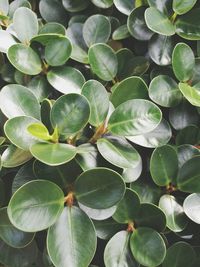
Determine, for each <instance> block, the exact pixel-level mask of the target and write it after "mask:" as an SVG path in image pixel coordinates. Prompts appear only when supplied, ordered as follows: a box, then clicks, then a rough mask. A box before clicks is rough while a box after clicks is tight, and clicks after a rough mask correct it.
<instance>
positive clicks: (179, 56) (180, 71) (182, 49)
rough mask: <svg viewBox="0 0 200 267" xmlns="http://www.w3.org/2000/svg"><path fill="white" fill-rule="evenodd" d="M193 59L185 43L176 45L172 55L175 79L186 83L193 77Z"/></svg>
mask: <svg viewBox="0 0 200 267" xmlns="http://www.w3.org/2000/svg"><path fill="white" fill-rule="evenodd" d="M194 66H195V58H194V53H193V51H192V49H191V48H190V47H189V46H188V45H186V44H185V43H178V44H177V45H176V46H175V48H174V51H173V54H172V67H173V71H174V74H175V75H176V78H177V79H178V80H179V81H183V82H186V81H188V80H190V79H191V78H192V76H193V70H194Z"/></svg>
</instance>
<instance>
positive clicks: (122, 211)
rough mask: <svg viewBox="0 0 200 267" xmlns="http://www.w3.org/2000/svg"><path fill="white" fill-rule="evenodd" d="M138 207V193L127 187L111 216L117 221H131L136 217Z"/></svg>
mask: <svg viewBox="0 0 200 267" xmlns="http://www.w3.org/2000/svg"><path fill="white" fill-rule="evenodd" d="M139 209H140V199H139V197H138V195H137V194H136V193H135V192H134V191H133V190H131V189H128V188H127V189H126V192H125V194H124V197H123V198H122V200H121V201H120V202H119V203H118V205H117V209H116V211H115V213H114V214H113V216H112V217H113V219H114V220H115V221H117V222H118V223H129V222H133V221H134V220H135V218H137V215H138V212H139Z"/></svg>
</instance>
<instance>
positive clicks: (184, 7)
mask: <svg viewBox="0 0 200 267" xmlns="http://www.w3.org/2000/svg"><path fill="white" fill-rule="evenodd" d="M196 2H197V0H192V1H189V2H188V1H185V0H184V1H181V0H174V1H173V10H174V12H176V13H177V14H179V15H182V14H185V13H187V12H188V11H189V10H190V9H192V8H193V6H194V5H195V4H196Z"/></svg>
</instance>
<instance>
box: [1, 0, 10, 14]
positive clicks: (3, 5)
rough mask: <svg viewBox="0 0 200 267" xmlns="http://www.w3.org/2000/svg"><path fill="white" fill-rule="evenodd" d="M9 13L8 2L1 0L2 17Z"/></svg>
mask: <svg viewBox="0 0 200 267" xmlns="http://www.w3.org/2000/svg"><path fill="white" fill-rule="evenodd" d="M8 11H9V2H8V0H1V3H0V12H1V14H2V15H7V14H8Z"/></svg>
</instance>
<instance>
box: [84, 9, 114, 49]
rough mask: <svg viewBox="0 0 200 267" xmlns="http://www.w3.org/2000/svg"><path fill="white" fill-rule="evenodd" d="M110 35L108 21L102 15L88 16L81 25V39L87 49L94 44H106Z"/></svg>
mask: <svg viewBox="0 0 200 267" xmlns="http://www.w3.org/2000/svg"><path fill="white" fill-rule="evenodd" d="M110 34H111V24H110V21H109V19H108V18H107V17H105V16H103V15H99V14H97V15H93V16H90V17H89V18H88V19H87V20H86V21H85V23H84V25H83V38H84V40H85V43H86V44H87V46H88V47H90V46H91V45H93V44H96V43H107V41H108V39H109V37H110Z"/></svg>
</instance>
